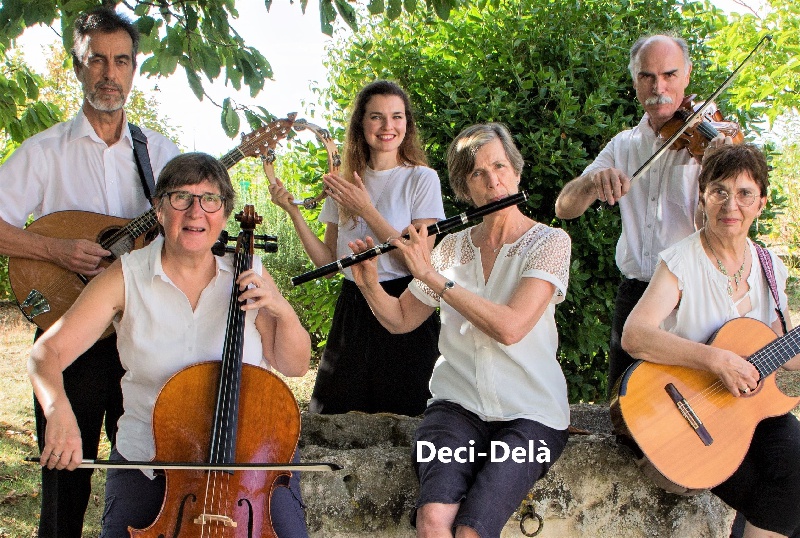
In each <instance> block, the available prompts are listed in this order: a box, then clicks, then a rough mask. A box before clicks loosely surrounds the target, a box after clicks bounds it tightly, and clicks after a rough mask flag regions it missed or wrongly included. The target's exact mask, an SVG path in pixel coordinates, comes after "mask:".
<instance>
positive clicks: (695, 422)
mask: <svg viewBox="0 0 800 538" xmlns="http://www.w3.org/2000/svg"><path fill="white" fill-rule="evenodd" d="M664 390H666V391H667V394H669V397H670V398H672V401H673V403H674V404H675V407H677V408H678V411H679V412H680V414H681V415H683V418H684V419H686V422H688V423H689V426H691V427H692V429H693V430H694V433H696V434H697V436H698V437H699V438H700V440H701V441H703V444H704V445H706V446H709V445H710V444H711V443H713V442H714V439H713V438H712V437H711V434H710V433H708V430H707V429H706V427H705V426H704V425H703V421H701V420H700V417H698V416H697V413H695V412H694V409H692V406H691V405H689V402H687V401H686V398H684V397H683V395H682V394H681V393H680V391H679V390H678V389H677V388H675V385H673V384H672V383H669V384H667V386H665V387H664Z"/></svg>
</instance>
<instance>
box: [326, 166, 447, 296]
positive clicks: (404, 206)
mask: <svg viewBox="0 0 800 538" xmlns="http://www.w3.org/2000/svg"><path fill="white" fill-rule="evenodd" d="M362 179H363V181H364V185H365V186H366V188H367V192H368V193H369V196H370V198H371V199H372V205H373V206H375V208H376V209H377V210H378V212H379V213H380V214H381V216H383V218H384V219H386V221H387V222H388V223H389V224H391V225H392V226H394V228H395V229H396V230H398V231H400V232H403V231H404V230H405V229H406V228H408V225H409V224H411V221H412V220H418V219H436V220H442V219H443V218H444V206H443V204H442V186H441V184H440V183H439V176H438V174H437V173H436V171H435V170H432V169H430V168H428V167H426V166H396V167H394V168H391V169H389V170H380V171H376V170H372V169H371V168H367V170H366V171H365V172H364V177H363V178H362ZM319 220H320V221H321V222H324V223H326V224H338V226H339V237H338V241H337V244H336V257H337V258H343V257H344V256H349V255H350V254H352V253H353V251H352V250H350V247H348V246H347V244H348V243H349V242H351V241H355V240H356V239H362V240H363V239H364V238H365V237H366V236H370V237H372V239H374V240H375V243H376V244H379V243H383V242H385V241H386V239H387V238H386V237H375V232H373V231H372V229H371V228H370V227H369V226H367V223H366V222H365V221H364V219H362V218H361V217H358V218H357V219H356V222H355V226H354V225H353V221H352V220H348V221H347V222H339V208H338V206H337V205H336V202H335V201H333V200H332V199H331V198H327V199H326V200H325V205H324V206H323V207H322V211H321V212H320V215H319ZM342 272H343V273H344V276H345V278H347V279H348V280H352V279H353V273H352V270H351V269H350V268H349V267H346V268H345V269H344V270H343V271H342ZM408 274H409V272H408V269H406V267H405V265H403V263H402V261H400V260H398V259H396V258H395V257H394V256H378V280H381V281H384V280H392V279H395V278H400V277H404V276H408Z"/></svg>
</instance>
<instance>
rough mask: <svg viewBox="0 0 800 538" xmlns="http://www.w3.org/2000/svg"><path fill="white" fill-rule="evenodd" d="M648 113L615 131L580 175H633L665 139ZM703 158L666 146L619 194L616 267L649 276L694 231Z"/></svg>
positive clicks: (639, 276) (637, 275)
mask: <svg viewBox="0 0 800 538" xmlns="http://www.w3.org/2000/svg"><path fill="white" fill-rule="evenodd" d="M663 144H664V139H662V138H659V137H658V135H657V134H656V133H655V132H654V131H653V129H652V128H651V127H650V124H649V123H648V115H647V114H645V115H644V116H643V117H642V119H641V121H640V122H639V125H637V126H636V127H634V128H633V129H630V130H627V131H623V132H621V133H619V134H618V135H616V136H615V137H614V138H612V139H611V141H610V142H609V143H608V144H607V145H606V147H605V148H603V150H602V151H601V152H600V155H598V156H597V158H596V159H595V160H594V162H593V163H592V164H590V165H589V166H588V167H586V170H584V171H583V174H582V175H586V174H588V173H591V172H594V171H595V170H600V169H603V168H612V167H613V168H617V169H619V170H622V171H623V172H625V173H626V174H628V175H629V176H632V175H633V174H634V173H635V172H636V171H637V170H639V168H641V166H642V165H643V164H644V163H645V162H646V161H647V159H649V158H650V157H651V156H652V155H653V154H654V153H655V152H656V151H657V150H658V149H659V148H660V147H661V146H662V145H663ZM699 175H700V163H698V162H697V160H696V159H695V158H694V157H692V156H691V155H690V154H689V152H688V151H686V150H681V151H675V150H668V151H667V152H666V153H664V154H663V155H662V156H661V158H660V159H658V160H657V161H656V162H655V163H654V164H653V165H652V166H651V167H650V169H649V170H648V171H647V172H645V173H644V174H643V175H642V176H641V177H640V178H638V179H637V180H635V181H633V182H632V183H631V188H630V190H629V191H628V193H627V194H626V195H625V196H623V197H622V198H621V199H620V200H619V209H620V215H621V216H622V234H621V235H620V238H619V241H617V252H616V261H617V267H619V270H620V271H621V272H622V274H623V275H625V276H626V277H628V278H636V279H638V280H644V281H649V280H650V279H651V278H652V277H653V273H654V272H655V270H656V265H657V264H658V254H659V252H661V251H662V250H664V249H665V248H667V247H670V246H672V245H674V244H675V243H677V242H678V241H680V240H681V239H683V238H684V237H687V236H688V235H691V234H692V233H693V232H694V231H695V222H694V215H695V211H696V209H697V204H698V199H699V196H700V190H699V188H698V185H697V178H698V176H699Z"/></svg>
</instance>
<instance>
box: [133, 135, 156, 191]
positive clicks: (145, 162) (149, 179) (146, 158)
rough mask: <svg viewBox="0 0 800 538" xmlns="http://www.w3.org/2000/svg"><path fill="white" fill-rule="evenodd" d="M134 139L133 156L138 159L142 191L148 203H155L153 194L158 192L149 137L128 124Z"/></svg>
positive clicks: (137, 165)
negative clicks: (151, 164) (148, 143)
mask: <svg viewBox="0 0 800 538" xmlns="http://www.w3.org/2000/svg"><path fill="white" fill-rule="evenodd" d="M128 128H129V129H130V130H131V138H133V156H134V158H135V159H136V167H137V168H138V169H139V179H141V180H142V189H143V190H144V195H145V197H146V198H147V201H148V202H150V203H151V204H152V203H153V194H154V193H155V192H156V182H155V178H154V177H153V167H152V166H150V154H149V153H148V152H147V137H146V136H145V135H144V133H143V132H142V130H141V129H140V128H139V127H138V126H136V125H134V124H132V123H130V122H129V123H128Z"/></svg>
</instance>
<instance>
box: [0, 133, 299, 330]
mask: <svg viewBox="0 0 800 538" xmlns="http://www.w3.org/2000/svg"><path fill="white" fill-rule="evenodd" d="M286 133H287V131H286V130H285V129H284V128H283V125H282V124H280V123H279V122H277V121H276V122H272V123H269V124H267V125H265V126H263V127H261V128H259V129H257V130H255V131H253V132H252V133H250V134H248V135H244V136H242V142H241V144H239V145H238V146H237V147H235V148H234V149H232V150H231V151H229V152H228V153H226V154H225V155H224V156H222V157H221V158H220V162H222V164H223V165H225V167H226V168H229V169H230V168H232V167H233V166H234V165H235V164H236V163H238V162H239V161H241V160H242V159H244V158H245V157H261V156H264V155H266V153H267V150H268V149H269V148H270V147H272V146H274V145H275V142H276V140H279V139H280V138H283V137H285V136H286ZM156 224H157V221H156V212H155V210H154V209H152V208H151V209H148V210H147V211H145V212H144V213H142V214H141V215H139V216H138V217H136V218H133V219H124V218H120V217H110V216H108V215H102V214H99V213H92V212H90V211H56V212H54V213H50V214H48V215H44V216H43V217H41V218H39V219H37V220H36V221H34V222H32V223H31V224H30V225H29V226H28V227H27V228H26V229H27V230H28V231H29V232H33V233H36V234H39V235H44V236H47V237H53V238H58V239H86V240H89V241H93V242H95V243H97V244H99V245H100V246H102V247H103V248H104V249H106V250H108V251H110V252H111V256H109V257H107V258H106V259H105V260H103V261H102V262H101V265H102V266H103V267H108V266H109V265H110V264H111V262H113V261H114V260H116V259H117V258H119V257H120V256H122V255H123V254H125V253H126V252H130V251H132V250H135V249H138V248H142V247H143V246H145V245H147V244H148V243H150V241H152V240H153V239H154V238H155V236H156V235H158V232H157V228H156ZM8 279H9V282H10V284H11V290H12V291H13V292H14V297H16V299H17V304H18V305H19V308H20V310H22V313H23V314H24V315H25V317H26V318H28V321H30V322H32V323H35V324H36V325H37V326H38V327H39V328H40V329H42V330H47V329H48V328H49V327H50V326H51V325H52V324H53V323H55V322H56V320H58V319H59V318H60V317H61V316H62V315H63V314H64V312H66V311H67V310H68V309H69V307H70V306H72V303H74V302H75V300H76V299H77V298H78V295H80V294H81V292H82V291H83V288H84V287H86V284H88V282H89V280H90V278H89V277H85V276H83V275H79V274H77V273H73V272H72V271H70V270H69V269H65V268H64V267H61V266H60V265H56V264H54V263H50V262H45V261H41V260H32V259H28V258H9V260H8ZM113 331H114V329H113V327H112V326H109V327H108V329H106V331H105V333H103V338H105V337H106V336H108V335H110V334H111V333H112V332H113Z"/></svg>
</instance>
